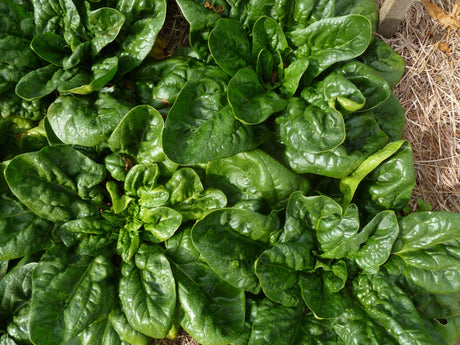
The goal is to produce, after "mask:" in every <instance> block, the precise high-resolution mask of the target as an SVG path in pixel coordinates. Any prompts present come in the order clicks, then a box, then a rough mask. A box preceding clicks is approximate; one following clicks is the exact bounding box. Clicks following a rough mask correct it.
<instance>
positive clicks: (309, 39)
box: [287, 15, 372, 84]
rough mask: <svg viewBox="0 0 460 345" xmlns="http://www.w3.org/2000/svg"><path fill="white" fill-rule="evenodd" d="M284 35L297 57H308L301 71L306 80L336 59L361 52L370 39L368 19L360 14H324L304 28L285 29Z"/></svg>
mask: <svg viewBox="0 0 460 345" xmlns="http://www.w3.org/2000/svg"><path fill="white" fill-rule="evenodd" d="M287 38H288V40H289V41H291V42H292V44H293V45H295V46H296V47H298V49H297V50H295V51H294V53H295V55H296V57H297V58H308V59H309V60H310V64H309V66H308V69H307V71H306V72H305V74H304V78H305V80H306V82H307V84H309V83H310V82H311V81H312V80H313V78H315V77H317V76H318V75H319V74H320V73H321V72H322V71H324V70H325V69H326V68H328V67H329V66H332V65H333V64H334V63H336V62H340V61H347V60H350V59H353V58H355V57H357V56H359V55H361V54H362V53H363V52H364V51H365V50H366V49H367V47H368V45H369V44H370V42H371V39H372V28H371V23H370V21H369V20H368V19H367V18H365V17H363V16H361V15H349V16H344V17H336V18H326V19H322V20H319V21H317V22H315V23H313V24H311V25H310V26H308V27H306V28H299V29H296V30H294V31H291V32H288V33H287Z"/></svg>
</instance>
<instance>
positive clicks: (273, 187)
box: [206, 150, 310, 211]
mask: <svg viewBox="0 0 460 345" xmlns="http://www.w3.org/2000/svg"><path fill="white" fill-rule="evenodd" d="M206 184H207V185H209V186H211V187H214V188H218V189H221V190H222V191H223V192H224V193H225V195H226V196H227V198H228V200H229V204H230V205H235V204H238V203H242V204H244V203H247V202H251V203H254V204H256V205H257V204H259V205H260V210H259V211H263V210H265V209H266V207H265V206H264V205H265V204H268V206H269V207H270V208H274V209H276V208H279V207H281V206H282V205H284V204H285V203H286V200H287V199H288V198H289V196H290V195H291V193H292V192H294V191H296V190H300V191H303V192H304V193H308V192H309V191H310V183H309V181H308V180H307V179H304V178H301V177H300V176H298V175H296V174H294V173H292V172H291V171H289V170H288V169H287V168H285V167H284V166H283V165H281V164H280V163H279V162H277V161H276V160H274V159H273V158H272V157H270V156H269V155H268V154H266V153H264V152H263V151H259V150H255V151H249V152H244V153H239V154H237V155H235V156H233V157H229V158H223V159H218V160H215V161H212V162H210V163H209V164H208V168H207V171H206Z"/></svg>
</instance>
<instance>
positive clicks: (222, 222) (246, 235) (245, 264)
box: [192, 209, 277, 293]
mask: <svg viewBox="0 0 460 345" xmlns="http://www.w3.org/2000/svg"><path fill="white" fill-rule="evenodd" d="M276 230H277V222H276V220H275V219H274V218H273V217H272V216H263V215H261V214H258V213H256V212H253V211H249V210H245V209H222V210H217V211H213V212H211V213H209V214H207V215H206V216H205V217H204V218H202V219H201V220H200V221H198V222H197V223H196V224H195V226H194V227H193V231H192V238H193V243H194V244H195V246H196V247H197V249H198V250H199V251H200V253H201V255H202V257H203V259H204V260H205V261H206V262H207V263H208V264H209V265H210V266H211V268H212V269H213V270H214V271H215V272H216V273H217V274H219V276H221V277H222V278H223V279H224V280H225V281H227V282H228V283H229V284H231V285H233V286H235V287H238V288H241V289H244V290H246V291H251V292H253V293H257V292H258V291H259V281H258V279H257V276H256V274H255V267H254V263H255V261H256V259H257V258H258V256H259V255H260V254H261V253H262V252H263V251H264V250H265V249H266V247H267V244H268V242H269V241H270V237H271V236H272V234H273V233H274V232H275V231H276Z"/></svg>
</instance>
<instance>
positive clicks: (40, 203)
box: [5, 145, 105, 222]
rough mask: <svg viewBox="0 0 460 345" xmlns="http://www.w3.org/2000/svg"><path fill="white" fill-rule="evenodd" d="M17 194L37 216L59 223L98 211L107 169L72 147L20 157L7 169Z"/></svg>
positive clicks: (61, 147) (7, 177)
mask: <svg viewBox="0 0 460 345" xmlns="http://www.w3.org/2000/svg"><path fill="white" fill-rule="evenodd" d="M5 177H6V181H7V183H8V185H9V186H10V188H11V191H12V192H13V194H14V195H15V196H16V197H17V198H18V199H19V200H20V201H21V202H22V203H23V204H24V205H26V206H27V207H28V208H29V209H30V210H32V211H33V212H34V213H35V214H36V215H38V216H40V217H43V218H45V219H48V220H50V221H54V222H59V221H67V220H71V219H75V218H83V217H86V216H90V215H94V214H97V213H98V210H97V207H96V205H97V203H101V202H102V194H101V192H100V191H99V190H98V189H97V188H96V186H97V185H98V184H99V183H101V182H102V181H103V180H104V178H105V168H104V166H102V165H99V164H97V163H95V162H94V161H92V160H91V159H89V158H88V157H86V156H85V155H83V154H82V153H80V152H78V151H76V150H75V149H72V148H71V147H68V146H61V145H58V146H53V147H45V148H44V149H42V150H40V151H38V152H30V153H25V154H22V155H19V156H16V157H15V158H14V159H13V160H12V161H11V162H10V163H9V165H8V167H7V169H6V170H5Z"/></svg>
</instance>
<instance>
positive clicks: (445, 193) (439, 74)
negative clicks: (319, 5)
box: [385, 0, 460, 212]
mask: <svg viewBox="0 0 460 345" xmlns="http://www.w3.org/2000/svg"><path fill="white" fill-rule="evenodd" d="M431 2H433V3H435V4H437V5H438V6H439V7H440V8H441V9H443V10H444V12H446V13H451V11H452V8H453V6H454V2H455V1H454V0H436V1H435V0H431ZM385 41H386V42H387V43H388V44H389V45H390V46H392V47H393V49H394V50H395V51H397V52H398V53H399V54H401V56H402V57H403V59H404V61H405V62H406V74H405V76H404V77H403V79H402V80H401V82H400V83H399V85H398V86H397V87H396V88H395V90H394V91H395V94H396V96H397V97H398V99H399V101H400V102H401V104H402V106H403V107H404V109H405V110H406V128H405V134H404V136H405V138H406V139H407V140H408V141H409V142H410V143H411V145H412V149H413V151H414V160H415V170H416V176H417V185H416V187H415V190H414V195H413V200H412V202H411V206H412V209H415V208H416V205H417V199H419V198H421V199H423V200H424V201H425V202H429V203H431V205H432V206H433V209H435V210H448V211H454V212H460V32H459V31H455V30H446V29H445V28H444V27H443V26H442V25H441V24H440V23H439V22H438V21H436V20H434V19H432V18H431V17H430V16H429V14H428V13H427V11H426V8H425V5H424V4H423V2H422V1H417V2H416V3H415V4H414V5H413V6H412V8H411V10H410V11H409V13H408V14H407V16H406V18H405V20H404V21H403V23H402V24H401V26H400V27H399V29H398V32H397V33H396V34H395V35H394V36H393V37H392V38H390V39H385Z"/></svg>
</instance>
